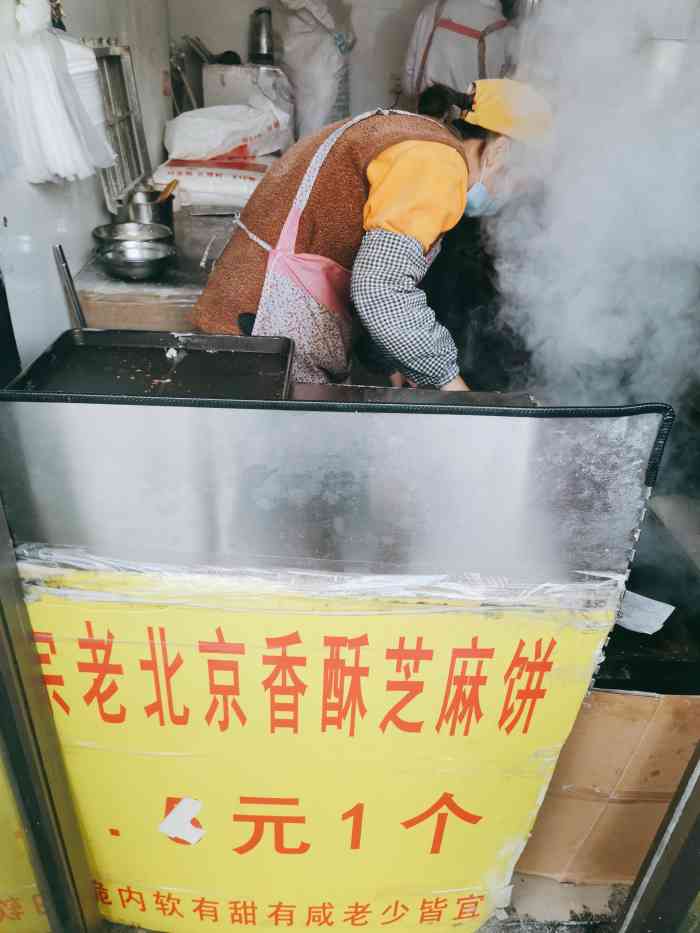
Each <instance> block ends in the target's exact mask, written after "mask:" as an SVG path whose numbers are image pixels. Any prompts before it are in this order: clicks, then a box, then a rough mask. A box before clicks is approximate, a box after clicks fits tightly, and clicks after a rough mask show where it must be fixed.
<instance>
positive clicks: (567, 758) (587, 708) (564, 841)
mask: <svg viewBox="0 0 700 933" xmlns="http://www.w3.org/2000/svg"><path fill="white" fill-rule="evenodd" d="M698 742H700V696H692V697H687V696H663V697H662V696H657V695H655V694H644V693H624V692H615V691H604V690H594V691H593V692H592V693H591V694H589V696H588V697H587V698H586V700H585V701H584V704H583V707H582V708H581V712H580V713H579V716H578V719H577V720H576V724H575V725H574V728H573V731H572V733H571V735H570V737H569V740H568V741H567V743H566V745H565V746H564V749H563V751H562V754H561V757H560V759H559V763H558V765H557V768H556V771H555V772H554V777H553V778H552V783H551V784H550V787H549V790H548V792H547V796H546V798H545V801H544V804H543V806H542V809H541V811H540V814H539V816H538V818H537V822H536V823H535V828H534V830H533V833H532V836H531V837H530V841H529V843H528V845H527V848H526V849H525V851H524V853H523V855H522V858H521V859H520V862H519V864H518V867H517V871H519V872H524V873H525V874H531V875H542V876H544V877H547V878H554V879H555V880H557V881H562V882H571V883H575V884H616V883H622V884H625V883H627V884H629V883H630V882H632V881H634V879H635V878H636V876H637V873H638V871H639V868H640V866H641V864H642V861H643V859H644V857H645V855H646V854H647V851H648V850H649V847H650V845H651V843H652V842H653V839H654V836H655V835H656V831H657V830H658V828H659V825H660V823H661V820H662V819H663V817H664V814H665V813H666V810H667V808H668V805H669V803H670V801H671V799H672V797H673V795H674V793H675V791H676V789H677V787H678V784H679V782H680V780H681V777H682V776H683V772H684V771H685V768H686V766H687V764H688V762H689V760H690V757H691V755H692V753H693V750H694V748H695V746H696V745H697V743H698Z"/></svg>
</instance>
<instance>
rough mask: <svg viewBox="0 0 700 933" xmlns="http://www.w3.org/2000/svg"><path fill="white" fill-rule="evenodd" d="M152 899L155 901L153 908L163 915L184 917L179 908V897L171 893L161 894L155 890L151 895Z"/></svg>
mask: <svg viewBox="0 0 700 933" xmlns="http://www.w3.org/2000/svg"><path fill="white" fill-rule="evenodd" d="M153 900H154V902H155V909H156V910H157V911H159V912H160V913H161V914H163V916H164V917H184V916H185V915H184V914H183V913H182V911H181V910H180V900H181V899H180V898H179V897H175V896H174V895H173V894H170V893H167V894H161V892H160V891H156V892H155V893H154V895H153Z"/></svg>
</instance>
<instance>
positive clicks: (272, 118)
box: [165, 94, 292, 160]
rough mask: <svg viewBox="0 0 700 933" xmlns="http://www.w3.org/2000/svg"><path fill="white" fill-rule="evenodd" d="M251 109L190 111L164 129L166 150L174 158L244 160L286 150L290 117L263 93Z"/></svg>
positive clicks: (228, 108) (289, 137)
mask: <svg viewBox="0 0 700 933" xmlns="http://www.w3.org/2000/svg"><path fill="white" fill-rule="evenodd" d="M251 104H252V106H251V105H250V104H249V105H246V104H231V105H229V106H222V107H202V108H201V109H200V110H189V111H187V112H186V113H183V114H180V116H179V117H176V118H175V119H174V120H171V121H170V122H169V123H168V125H167V127H166V128H165V148H166V149H167V150H168V154H169V156H170V158H171V159H191V160H193V159H213V158H215V157H216V156H221V155H227V154H232V155H233V154H235V155H236V156H239V157H241V158H250V157H251V156H258V155H268V154H269V153H271V152H277V150H278V149H286V148H287V146H288V145H289V143H290V141H291V135H292V129H291V117H290V115H289V114H288V113H285V112H284V111H283V110H281V109H280V108H278V107H275V106H274V105H273V104H272V103H271V102H270V101H268V100H266V99H265V98H264V97H263V96H262V94H260V95H259V98H255V99H254V100H251Z"/></svg>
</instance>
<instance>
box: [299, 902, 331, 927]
mask: <svg viewBox="0 0 700 933" xmlns="http://www.w3.org/2000/svg"><path fill="white" fill-rule="evenodd" d="M333 910H334V907H333V904H331V903H329V902H328V901H324V902H323V904H318V905H317V906H312V907H309V909H308V911H307V913H306V925H307V927H332V926H333Z"/></svg>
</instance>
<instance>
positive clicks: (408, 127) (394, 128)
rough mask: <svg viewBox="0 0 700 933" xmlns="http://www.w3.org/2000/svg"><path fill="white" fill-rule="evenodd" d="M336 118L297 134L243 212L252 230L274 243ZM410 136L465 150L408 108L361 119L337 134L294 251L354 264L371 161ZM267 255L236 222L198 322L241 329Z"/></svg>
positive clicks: (254, 302) (216, 329)
mask: <svg viewBox="0 0 700 933" xmlns="http://www.w3.org/2000/svg"><path fill="white" fill-rule="evenodd" d="M339 125H340V124H335V125H333V126H328V127H325V128H324V129H323V130H321V132H319V133H317V134H315V135H314V136H310V137H307V138H305V139H302V140H300V141H299V142H298V143H296V145H294V146H292V148H291V149H290V150H289V151H288V152H287V153H286V154H285V155H284V156H283V157H282V158H281V159H280V160H279V162H277V163H276V164H275V165H274V166H273V167H272V168H271V169H270V170H269V171H268V172H267V174H266V175H265V177H264V179H263V180H262V182H261V183H260V184H259V185H258V187H257V189H256V191H255V193H254V194H253V196H252V198H251V199H250V201H249V202H248V205H247V206H246V208H245V210H244V211H243V214H242V217H241V220H242V221H243V223H245V225H246V226H247V227H248V228H249V230H251V231H252V232H253V233H255V234H256V235H257V236H259V237H261V239H263V240H265V241H266V242H267V243H270V244H271V245H273V246H274V245H276V243H277V241H278V239H279V235H280V233H281V231H282V227H283V225H284V222H285V220H286V218H287V215H288V213H289V211H290V209H291V207H292V203H293V201H294V197H295V195H296V192H297V189H298V187H299V185H300V184H301V181H302V178H303V176H304V173H305V171H306V169H307V168H308V166H309V163H310V162H311V160H312V158H313V156H314V153H315V152H316V150H317V149H318V148H319V146H320V145H321V144H322V143H323V141H324V140H325V139H326V138H327V137H328V136H329V135H330V133H332V132H333V130H334V129H336V127H337V126H339ZM409 140H419V141H425V142H438V143H444V144H445V145H449V146H452V148H454V149H455V150H456V151H457V152H459V153H460V155H462V157H464V150H463V148H462V146H461V145H460V143H459V141H458V140H456V139H455V137H454V136H452V134H451V133H450V131H449V130H448V129H446V128H445V127H444V126H441V125H440V124H438V123H435V122H433V121H429V120H426V119H424V118H421V117H415V116H411V115H408V114H406V115H403V114H402V115H398V114H397V115H391V116H388V115H383V114H379V115H376V116H372V117H369V118H368V119H366V120H363V121H362V122H361V123H358V124H356V125H355V126H353V127H352V128H351V129H349V130H348V131H347V132H346V133H345V134H344V135H343V136H342V137H341V138H340V139H339V140H338V142H337V143H336V144H335V146H334V147H333V149H332V150H331V152H330V155H329V156H328V158H327V159H326V161H325V163H324V165H323V167H322V168H321V171H320V173H319V176H318V178H317V179H316V184H315V185H314V187H313V190H312V192H311V197H310V199H309V203H308V204H307V206H306V209H305V210H304V213H303V215H302V218H301V223H300V226H299V234H298V238H297V246H296V248H297V251H298V252H300V253H313V254H316V255H320V256H325V257H327V258H329V259H333V260H335V261H336V262H338V263H340V264H341V265H343V266H345V267H346V268H348V269H349V268H352V265H353V262H354V260H355V256H356V254H357V251H358V250H359V248H360V244H361V242H362V237H363V233H364V230H363V210H364V206H365V202H366V201H367V197H368V195H369V185H368V181H367V168H368V166H369V165H370V164H371V163H372V162H373V160H374V159H376V158H377V157H378V156H379V155H380V154H381V153H382V152H384V151H385V150H386V149H389V148H390V147H391V146H394V145H397V144H398V143H401V142H407V141H409ZM267 256H268V254H267V252H266V251H265V250H263V249H262V248H261V247H260V246H258V245H257V244H256V243H253V242H252V241H251V240H250V238H249V237H248V236H247V234H246V233H245V232H244V231H243V230H241V229H237V230H236V231H235V233H234V234H233V236H232V238H231V241H230V243H229V244H228V246H227V247H226V249H225V251H224V253H223V255H222V256H221V258H220V259H219V261H218V263H217V264H216V267H215V269H214V271H213V272H212V274H211V276H210V278H209V282H208V284H207V287H206V289H205V291H204V292H203V294H202V296H201V297H200V299H199V301H198V303H197V305H196V307H195V309H194V312H193V315H192V321H193V324H194V326H195V327H196V328H197V329H199V330H202V331H206V332H208V333H230V334H238V333H240V329H239V326H238V315H239V314H255V312H256V311H257V307H258V304H259V301H260V294H261V292H262V287H263V282H264V279H265V269H266V265H267Z"/></svg>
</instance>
